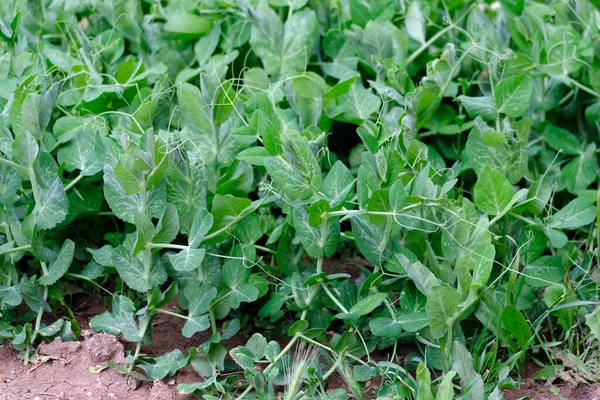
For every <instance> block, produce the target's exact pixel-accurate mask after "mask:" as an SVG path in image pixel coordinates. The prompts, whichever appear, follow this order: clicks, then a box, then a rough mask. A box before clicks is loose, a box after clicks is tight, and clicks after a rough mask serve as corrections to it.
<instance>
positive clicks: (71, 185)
mask: <svg viewBox="0 0 600 400" xmlns="http://www.w3.org/2000/svg"><path fill="white" fill-rule="evenodd" d="M83 178H84V176H83V175H81V174H79V175H77V177H76V178H75V179H73V180H72V181H71V182H69V184H68V185H67V186H65V192H68V191H69V190H70V189H71V188H73V186H75V185H77V183H78V182H79V181H80V180H82V179H83Z"/></svg>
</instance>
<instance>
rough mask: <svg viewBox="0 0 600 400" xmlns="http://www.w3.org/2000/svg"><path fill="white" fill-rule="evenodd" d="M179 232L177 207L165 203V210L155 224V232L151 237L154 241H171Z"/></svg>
mask: <svg viewBox="0 0 600 400" xmlns="http://www.w3.org/2000/svg"><path fill="white" fill-rule="evenodd" d="M178 234H179V214H178V213H177V208H176V207H175V206H174V205H173V204H171V203H167V205H166V207H165V212H164V214H163V215H162V217H161V218H160V220H159V221H158V224H157V225H156V233H155V234H154V237H153V238H152V242H154V243H171V242H172V241H173V240H175V238H176V237H177V235H178Z"/></svg>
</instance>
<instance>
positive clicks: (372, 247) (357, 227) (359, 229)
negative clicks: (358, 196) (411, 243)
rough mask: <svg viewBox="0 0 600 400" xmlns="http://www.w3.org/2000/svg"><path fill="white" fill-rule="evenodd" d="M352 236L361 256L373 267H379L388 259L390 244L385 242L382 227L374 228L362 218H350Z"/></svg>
mask: <svg viewBox="0 0 600 400" xmlns="http://www.w3.org/2000/svg"><path fill="white" fill-rule="evenodd" d="M351 221H352V234H353V235H354V238H355V243H356V246H357V247H358V249H359V250H360V252H361V254H362V255H363V256H364V257H365V258H366V259H367V260H368V261H369V262H370V263H373V264H375V265H381V264H382V263H383V262H384V261H386V260H388V259H390V257H391V249H390V247H391V246H390V243H389V242H388V241H387V240H385V231H384V227H382V226H375V225H372V224H370V223H369V222H368V220H367V219H364V218H362V217H352V218H351Z"/></svg>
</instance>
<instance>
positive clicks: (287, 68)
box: [250, 3, 318, 76]
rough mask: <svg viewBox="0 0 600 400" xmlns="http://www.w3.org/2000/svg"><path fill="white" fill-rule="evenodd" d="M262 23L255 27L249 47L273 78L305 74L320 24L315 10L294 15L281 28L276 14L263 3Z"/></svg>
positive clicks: (315, 44)
mask: <svg viewBox="0 0 600 400" xmlns="http://www.w3.org/2000/svg"><path fill="white" fill-rule="evenodd" d="M257 12H258V15H260V21H259V23H258V25H253V26H252V33H251V36H250V44H251V45H252V50H253V51H254V53H256V55H258V57H260V59H261V61H262V63H263V66H264V68H265V71H267V73H268V74H270V75H284V76H289V75H292V74H293V73H296V72H302V71H305V70H306V65H307V63H308V61H309V60H310V58H311V56H312V54H313V53H314V51H315V49H316V46H317V37H318V21H317V16H316V14H315V12H314V11H313V10H310V9H304V10H301V11H298V12H295V13H293V14H292V15H291V17H290V18H289V19H288V20H287V21H286V22H285V25H284V26H282V25H281V22H280V20H279V17H278V16H277V15H276V14H275V12H274V11H273V10H271V9H270V8H269V7H267V6H266V5H265V3H261V5H260V6H259V7H258V10H257Z"/></svg>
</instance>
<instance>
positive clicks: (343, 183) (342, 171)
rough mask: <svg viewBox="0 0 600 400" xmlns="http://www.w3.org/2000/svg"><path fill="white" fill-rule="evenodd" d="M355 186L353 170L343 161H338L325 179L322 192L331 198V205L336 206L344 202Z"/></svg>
mask: <svg viewBox="0 0 600 400" xmlns="http://www.w3.org/2000/svg"><path fill="white" fill-rule="evenodd" d="M353 187H354V176H353V175H352V172H350V170H349V169H348V168H347V167H346V166H345V165H344V163H343V162H341V161H339V160H338V161H336V163H335V164H333V167H331V170H330V171H329V173H328V174H327V176H326V177H325V179H323V183H322V184H321V192H322V193H323V194H324V195H325V196H326V197H327V199H328V200H329V206H330V207H331V208H336V207H338V206H340V205H342V204H343V203H344V201H345V200H346V199H347V198H348V195H349V194H350V191H351V190H352V188H353Z"/></svg>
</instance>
